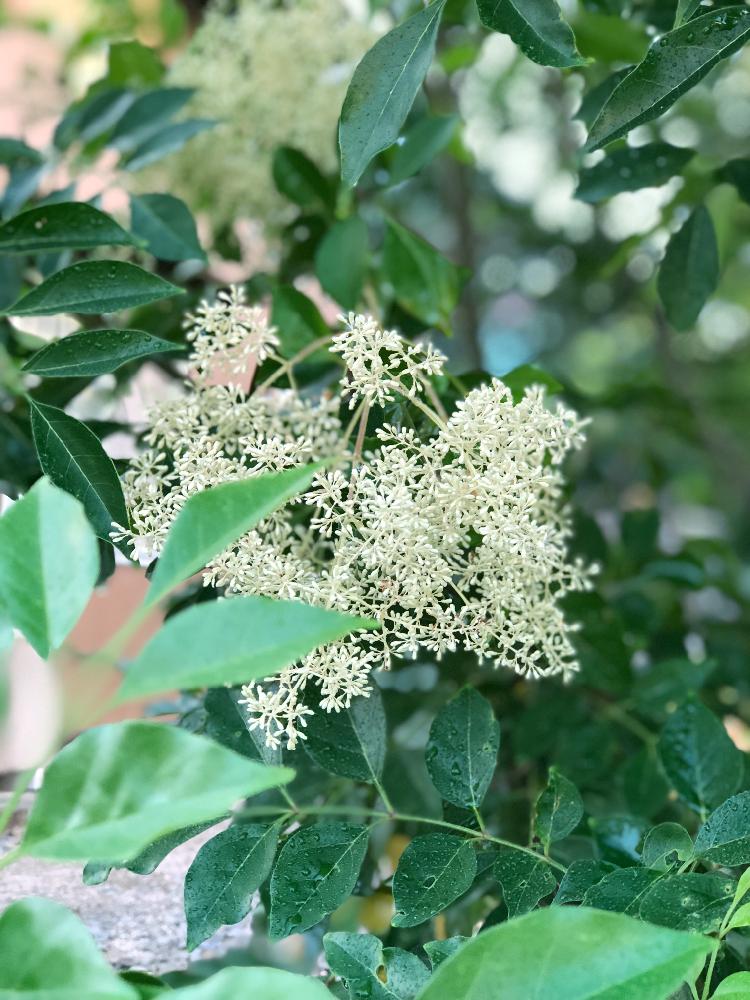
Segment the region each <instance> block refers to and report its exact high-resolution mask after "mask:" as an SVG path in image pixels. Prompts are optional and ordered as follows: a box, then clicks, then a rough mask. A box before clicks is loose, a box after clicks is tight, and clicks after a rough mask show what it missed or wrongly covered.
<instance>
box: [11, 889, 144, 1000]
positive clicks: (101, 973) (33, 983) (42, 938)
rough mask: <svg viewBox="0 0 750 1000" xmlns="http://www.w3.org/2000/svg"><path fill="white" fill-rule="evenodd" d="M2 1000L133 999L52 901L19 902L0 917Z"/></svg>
mask: <svg viewBox="0 0 750 1000" xmlns="http://www.w3.org/2000/svg"><path fill="white" fill-rule="evenodd" d="M0 997H2V998H3V1000H24V998H27V1000H73V998H78V997H80V998H81V1000H83V998H84V997H85V1000H137V997H138V994H137V993H136V991H135V990H134V989H133V988H132V987H130V986H128V984H127V983H126V982H124V981H123V980H122V979H120V977H119V976H118V975H117V973H116V972H115V970H114V969H112V968H110V966H109V964H108V962H107V961H106V960H105V958H104V956H103V955H102V953H101V952H100V951H99V949H98V948H97V946H96V944H95V943H94V939H93V938H92V937H91V934H90V933H89V932H88V930H87V929H86V927H84V925H83V924H82V923H81V921H80V920H79V919H78V917H76V916H75V915H74V914H73V913H71V912H70V910H66V909H65V907H64V906H60V904H59V903H53V902H52V900H51V899H35V898H30V899H22V900H19V901H18V902H17V903H11V905H10V906H9V907H8V908H7V910H5V912H4V913H3V914H2V916H0Z"/></svg>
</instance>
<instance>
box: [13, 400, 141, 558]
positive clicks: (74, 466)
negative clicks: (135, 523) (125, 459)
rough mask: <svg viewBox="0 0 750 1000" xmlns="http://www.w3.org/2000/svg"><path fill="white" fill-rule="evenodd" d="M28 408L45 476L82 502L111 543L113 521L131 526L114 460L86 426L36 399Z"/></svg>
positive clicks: (93, 521)
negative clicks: (110, 534) (110, 535)
mask: <svg viewBox="0 0 750 1000" xmlns="http://www.w3.org/2000/svg"><path fill="white" fill-rule="evenodd" d="M29 405H30V408H31V430H32V432H33V434H34V444H35V446H36V450H37V454H38V456H39V462H40V464H41V466H42V469H43V471H44V473H45V475H47V476H49V478H50V479H51V480H52V482H53V483H54V484H55V486H59V487H60V488H61V489H63V490H66V491H67V492H68V493H72V494H73V496H74V497H76V498H77V499H78V500H80V501H81V503H82V504H83V508H84V510H85V511H86V514H87V516H88V519H89V520H90V521H91V524H92V525H93V527H94V530H95V531H96V533H97V535H99V537H100V538H103V539H104V540H105V541H109V532H110V530H111V528H112V523H113V522H117V524H122V525H126V524H127V523H128V513H127V510H126V509H125V500H124V498H123V495H122V486H121V485H120V479H119V476H118V475H117V472H116V470H115V467H114V465H113V464H112V459H111V458H110V457H109V456H108V455H107V453H106V452H105V450H104V449H103V448H102V446H101V444H100V443H99V439H98V438H97V436H96V435H95V434H94V433H93V432H92V431H91V430H89V428H88V427H87V426H86V425H85V424H82V423H80V421H78V420H76V419H75V418H74V417H70V416H68V414H67V413H65V412H64V411H63V410H58V409H57V408H56V407H54V406H45V405H44V404H43V403H37V401H36V400H35V399H30V400H29Z"/></svg>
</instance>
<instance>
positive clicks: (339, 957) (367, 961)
mask: <svg viewBox="0 0 750 1000" xmlns="http://www.w3.org/2000/svg"><path fill="white" fill-rule="evenodd" d="M323 947H324V948H325V953H326V960H327V961H328V965H329V967H330V969H331V972H333V973H334V974H335V975H337V976H338V977H339V978H340V979H343V980H344V982H345V983H346V986H347V988H348V990H349V992H350V993H351V995H352V997H368V1000H412V998H413V997H415V996H416V995H417V993H418V992H419V990H420V989H421V988H422V986H424V984H425V983H426V982H427V980H428V979H429V978H430V973H429V972H428V970H427V966H426V965H425V964H424V962H422V961H420V960H419V959H418V958H417V956H416V955H412V954H411V953H410V952H408V951H404V950H403V948H383V945H382V942H381V941H380V940H379V939H378V938H376V937H375V936H374V935H373V934H349V933H346V932H343V931H337V932H334V933H331V934H326V935H325V936H324V938H323ZM381 977H382V978H381Z"/></svg>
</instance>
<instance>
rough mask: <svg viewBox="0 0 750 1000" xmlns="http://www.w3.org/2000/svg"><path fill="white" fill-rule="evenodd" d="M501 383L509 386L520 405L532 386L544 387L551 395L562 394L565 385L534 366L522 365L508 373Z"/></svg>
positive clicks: (514, 398)
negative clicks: (527, 390)
mask: <svg viewBox="0 0 750 1000" xmlns="http://www.w3.org/2000/svg"><path fill="white" fill-rule="evenodd" d="M501 381H502V382H503V383H504V384H505V385H507V386H508V388H509V389H510V393H511V395H512V396H513V402H514V403H519V402H520V401H521V400H522V399H523V397H524V396H525V394H526V389H527V388H529V387H530V386H532V385H541V386H543V387H544V388H545V389H546V390H547V392H548V393H549V394H550V395H554V394H555V393H558V392H562V390H563V385H562V383H561V382H558V381H557V379H556V378H555V377H554V375H550V374H549V373H548V372H544V371H542V369H541V368H536V367H535V366H534V365H520V366H519V367H518V368H514V369H513V370H512V371H509V372H506V374H505V375H503V376H502V379H501Z"/></svg>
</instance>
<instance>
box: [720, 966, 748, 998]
mask: <svg viewBox="0 0 750 1000" xmlns="http://www.w3.org/2000/svg"><path fill="white" fill-rule="evenodd" d="M716 997H721V1000H747V998H748V997H750V972H735V973H734V974H733V975H731V976H727V978H726V979H723V980H722V981H721V982H720V983H719V985H718V986H717V987H716V989H715V990H714V992H713V993H712V995H711V1000H715V998H716Z"/></svg>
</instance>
